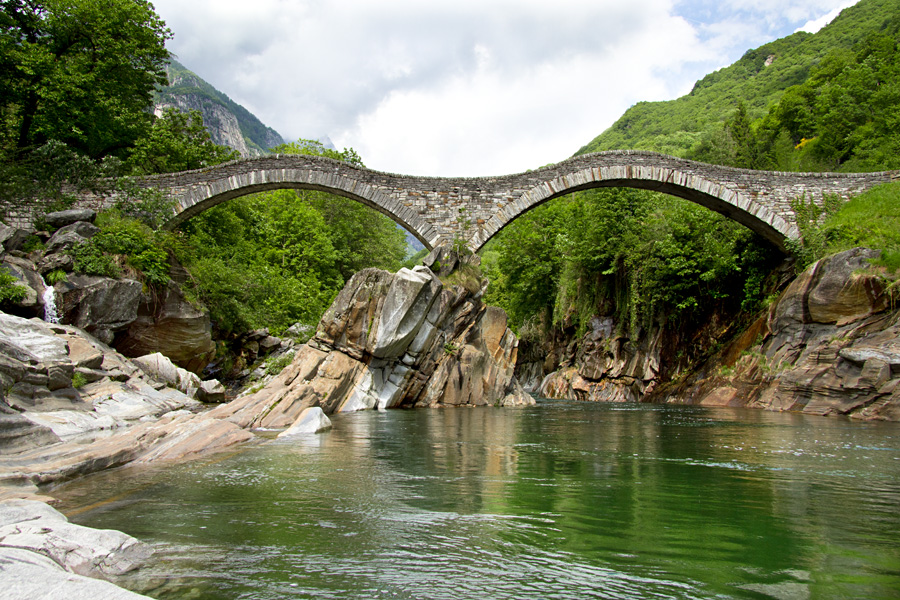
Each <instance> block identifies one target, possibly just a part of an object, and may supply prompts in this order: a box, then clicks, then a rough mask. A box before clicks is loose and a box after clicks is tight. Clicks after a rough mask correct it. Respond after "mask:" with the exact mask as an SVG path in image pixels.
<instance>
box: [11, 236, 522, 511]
mask: <svg viewBox="0 0 900 600" xmlns="http://www.w3.org/2000/svg"><path fill="white" fill-rule="evenodd" d="M476 260H477V257H459V256H457V255H455V254H454V253H452V252H447V251H446V250H443V249H439V250H437V251H435V252H434V253H433V254H432V256H431V257H430V258H429V261H428V262H429V264H430V265H431V267H432V268H433V269H434V270H432V268H428V267H417V268H416V269H414V270H408V269H402V270H401V271H399V272H398V273H388V272H386V271H380V270H377V269H367V270H364V271H361V272H360V273H357V274H356V275H355V276H354V277H353V278H352V279H351V280H350V281H349V282H348V283H347V285H346V286H345V288H344V290H343V291H342V292H341V293H340V294H339V295H338V297H337V298H336V300H335V301H334V303H333V304H332V306H331V307H330V308H329V310H328V311H327V312H326V314H325V316H324V317H323V318H322V320H321V322H320V323H319V326H318V328H317V331H316V334H315V336H314V337H313V338H312V339H311V340H310V341H309V343H308V344H302V345H300V346H298V347H297V348H295V349H294V354H293V362H291V364H290V365H289V366H288V367H287V368H285V369H284V370H283V371H282V372H281V373H280V374H278V375H270V376H268V377H267V378H266V379H264V380H263V381H262V382H261V383H259V384H258V385H257V388H258V389H256V390H254V391H253V392H252V393H246V394H244V395H243V396H240V397H238V398H237V399H235V400H233V401H232V402H229V403H227V404H221V405H219V406H218V407H216V408H211V403H212V402H221V401H222V400H223V399H224V389H223V388H222V387H221V385H220V384H219V383H218V382H216V381H214V380H213V381H206V382H203V381H200V379H199V378H198V377H197V376H196V375H194V374H193V373H191V372H190V371H187V370H185V369H182V368H179V367H176V366H175V365H174V364H173V363H172V362H171V361H169V360H168V359H167V358H166V357H165V356H164V355H162V354H160V353H154V354H150V355H146V356H143V357H138V358H134V359H129V358H126V357H125V356H123V355H122V354H120V353H119V352H117V351H116V350H114V349H113V348H111V347H110V346H108V345H106V344H105V343H103V342H102V341H100V340H99V339H97V338H95V337H94V336H92V335H90V334H88V333H86V332H85V331H83V330H81V329H80V328H77V327H73V326H70V325H58V324H51V323H45V322H43V321H41V320H38V319H25V318H23V317H17V316H14V315H7V314H3V313H0V378H2V382H3V387H2V390H0V485H4V486H6V487H5V488H0V497H3V495H4V494H5V495H6V496H7V497H29V496H34V495H35V494H37V493H38V488H37V487H36V486H41V485H45V484H49V483H52V482H55V481H61V480H65V479H70V478H72V477H76V476H79V475H83V474H86V473H90V472H94V471H97V470H101V469H106V468H111V467H115V466H119V465H123V464H127V463H143V462H150V461H160V460H180V459H184V458H186V457H192V456H198V455H201V454H205V453H209V452H213V451H218V450H222V449H227V448H230V447H232V446H234V445H236V444H239V443H245V442H250V441H254V440H257V439H258V438H257V437H256V436H255V435H254V434H253V433H252V432H253V430H255V429H266V430H269V429H279V428H288V427H291V426H292V425H294V424H295V423H296V422H297V421H298V420H299V419H300V417H301V413H302V412H303V411H304V410H305V409H307V408H311V407H317V408H320V409H321V410H322V411H323V412H324V413H328V414H331V413H333V412H339V411H352V410H363V409H373V408H393V407H401V406H432V407H437V406H463V405H467V406H488V405H491V406H493V405H497V406H513V405H525V404H532V403H533V402H534V400H533V399H532V398H531V397H530V396H529V395H527V394H526V393H525V392H524V391H523V390H522V388H521V386H520V385H519V384H518V382H517V380H516V379H515V377H514V375H513V371H514V366H515V361H516V353H517V340H516V338H515V336H514V335H513V333H512V331H510V330H509V328H508V327H507V326H506V315H505V314H504V313H503V311H501V310H499V309H496V308H492V307H487V306H484V305H483V303H482V302H481V294H482V293H483V290H484V286H485V284H486V282H485V281H484V280H482V279H481V278H480V276H479V275H478V270H477V268H476V266H477V265H475V264H474V261H476Z"/></svg>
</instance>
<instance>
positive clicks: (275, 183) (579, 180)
mask: <svg viewBox="0 0 900 600" xmlns="http://www.w3.org/2000/svg"><path fill="white" fill-rule="evenodd" d="M898 180H900V171H893V172H881V173H861V174H844V173H777V172H770V171H750V170H746V169H734V168H730V167H721V166H714V165H708V164H704V163H698V162H694V161H690V160H684V159H679V158H673V157H671V156H666V155H663V154H657V153H654V152H644V151H631V150H625V151H613V152H600V153H596V154H585V155H582V156H577V157H574V158H570V159H568V160H565V161H563V162H560V163H558V164H555V165H551V166H547V167H543V168H541V169H536V170H534V171H528V172H525V173H520V174H518V175H504V176H500V177H472V178H469V177H466V178H463V177H455V178H454V177H415V176H409V175H394V174H390V173H380V172H377V171H371V170H369V169H365V168H360V167H355V166H353V165H349V164H347V163H343V162H339V161H335V160H331V159H328V158H322V157H318V156H306V155H272V156H265V157H261V158H252V159H246V160H239V161H234V162H230V163H226V164H222V165H218V166H215V167H210V168H207V169H201V170H197V171H187V172H183V173H174V174H167V175H158V176H153V177H147V178H144V179H142V180H140V185H142V186H144V187H155V188H159V189H162V190H164V191H165V192H166V193H167V194H168V195H169V196H170V197H172V198H173V199H174V200H175V202H176V208H175V214H174V216H173V217H172V219H171V220H170V221H168V223H166V225H165V227H166V228H167V229H172V228H175V227H177V226H178V225H179V224H181V223H183V222H184V221H185V220H187V219H190V218H191V217H193V216H194V215H197V214H199V213H201V212H203V211H205V210H206V209H208V208H211V207H213V206H215V205H216V204H219V203H220V202H225V201H226V200H229V199H231V198H235V197H238V196H243V195H245V194H250V193H253V192H261V191H265V190H273V189H279V188H297V189H311V190H321V191H325V192H330V193H333V194H337V195H340V196H345V197H347V198H352V199H354V200H357V201H359V202H362V203H363V204H365V205H367V206H370V207H372V208H374V209H375V210H378V211H380V212H382V213H384V214H386V215H387V216H389V217H390V218H392V219H393V220H394V221H396V222H397V223H400V224H401V225H402V226H403V227H405V228H406V229H407V230H409V231H410V232H411V233H412V234H413V235H415V236H416V237H417V238H418V239H419V241H421V242H422V243H423V244H425V246H427V247H428V248H433V247H435V246H437V245H440V244H444V243H448V242H451V241H453V240H454V239H456V238H461V239H462V240H464V242H465V243H466V244H467V245H468V246H469V247H470V248H471V249H472V250H475V251H477V250H479V249H480V248H481V247H482V246H483V245H484V244H485V243H486V242H487V241H488V240H489V239H491V237H493V236H494V235H496V234H497V232H499V231H500V230H501V229H503V228H504V227H505V226H506V225H508V224H509V223H510V222H511V221H513V220H514V219H515V218H516V217H518V216H519V215H521V214H522V213H524V212H526V211H528V210H530V209H531V208H534V207H535V206H538V205H539V204H541V203H543V202H546V201H547V200H551V199H553V198H557V197H559V196H563V195H565V194H569V193H571V192H576V191H579V190H586V189H590V188H598V187H631V188H641V189H647V190H654V191H658V192H663V193H666V194H671V195H673V196H679V197H681V198H685V199H687V200H690V201H692V202H696V203H697V204H700V205H702V206H705V207H707V208H710V209H712V210H714V211H716V212H719V213H721V214H723V215H725V216H727V217H729V218H731V219H733V220H735V221H737V222H739V223H741V224H743V225H746V226H747V227H749V228H750V229H752V230H753V231H755V232H757V233H759V234H760V235H761V236H762V237H764V238H765V239H767V240H769V241H770V242H772V243H773V244H774V245H775V246H777V247H778V248H780V249H782V250H784V248H785V246H784V242H785V239H791V238H797V237H799V231H798V229H797V225H796V215H795V214H794V211H793V210H792V208H791V200H792V199H794V198H797V197H800V196H803V195H804V194H805V195H806V197H807V198H813V199H816V200H819V201H821V199H822V197H823V194H838V195H840V196H841V197H843V198H848V197H850V196H851V195H854V194H858V193H860V192H862V191H864V190H866V189H868V188H870V187H872V186H874V185H877V184H879V183H884V182H888V181H898Z"/></svg>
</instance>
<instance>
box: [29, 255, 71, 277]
mask: <svg viewBox="0 0 900 600" xmlns="http://www.w3.org/2000/svg"><path fill="white" fill-rule="evenodd" d="M74 267H75V259H73V258H72V256H71V255H69V254H47V255H45V256H44V258H42V259H41V260H40V261H38V264H37V269H38V272H39V273H40V274H41V275H46V274H47V273H49V272H50V271H57V270H58V271H65V272H67V273H68V272H71V271H72V269H73V268H74Z"/></svg>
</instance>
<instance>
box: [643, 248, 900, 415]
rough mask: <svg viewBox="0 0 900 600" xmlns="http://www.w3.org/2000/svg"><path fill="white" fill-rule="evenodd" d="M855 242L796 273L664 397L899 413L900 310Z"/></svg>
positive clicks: (812, 410) (821, 411)
mask: <svg viewBox="0 0 900 600" xmlns="http://www.w3.org/2000/svg"><path fill="white" fill-rule="evenodd" d="M877 256H878V253H877V252H875V251H872V250H867V249H864V248H856V249H853V250H848V251H846V252H841V253H839V254H836V255H834V256H831V257H828V258H824V259H822V260H820V261H818V262H816V263H814V264H813V265H811V266H810V267H809V268H807V269H806V270H805V271H803V273H801V274H800V275H798V276H797V278H796V279H794V281H793V282H791V284H790V285H789V286H788V287H787V289H786V290H785V291H784V292H783V293H782V294H781V296H780V297H779V298H778V300H777V301H776V302H774V303H773V304H772V305H771V306H770V308H769V310H768V312H767V313H766V314H764V315H763V316H761V317H760V318H759V319H758V320H757V321H756V322H755V323H754V324H753V325H752V326H751V327H750V328H749V329H747V330H746V331H745V332H744V333H743V334H742V335H740V336H738V337H737V338H736V339H734V340H733V341H731V343H729V344H727V345H726V346H725V347H724V348H723V349H722V350H721V351H720V352H718V353H717V354H716V355H714V356H713V357H712V358H711V359H710V360H709V361H707V362H706V363H705V364H704V365H702V366H701V368H699V369H698V370H697V371H696V372H695V373H693V374H691V375H690V376H689V377H686V378H685V379H684V381H682V382H680V383H678V384H677V385H671V386H666V387H665V388H662V389H660V390H659V392H658V394H657V395H656V396H655V398H656V399H659V400H663V401H668V402H681V403H698V404H702V405H706V406H748V407H757V408H764V409H768V410H777V411H800V412H804V413H808V414H818V415H848V416H850V417H853V418H859V419H881V420H891V421H897V420H900V391H898V384H900V341H898V335H900V311H898V310H897V309H896V308H895V305H894V301H893V298H892V296H891V293H890V291H891V290H889V289H887V286H886V282H885V280H884V279H883V278H882V277H881V276H880V275H879V274H878V273H877V272H874V271H873V269H872V268H871V266H870V264H869V260H870V259H872V258H875V257H877Z"/></svg>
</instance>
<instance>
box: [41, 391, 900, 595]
mask: <svg viewBox="0 0 900 600" xmlns="http://www.w3.org/2000/svg"><path fill="white" fill-rule="evenodd" d="M334 422H335V428H334V430H332V431H330V432H328V433H326V434H320V435H317V436H310V437H309V438H299V439H298V440H296V441H294V440H292V441H290V442H288V441H285V440H275V441H272V442H269V443H267V444H265V445H264V446H262V447H258V448H252V449H249V450H247V451H246V452H242V453H238V454H235V455H230V456H225V457H216V458H214V459H212V460H209V461H205V462H197V463H191V464H186V465H179V466H176V467H173V468H170V469H166V470H165V471H162V470H153V469H144V470H134V469H132V470H121V471H117V472H110V473H105V474H100V475H98V476H95V477H92V478H88V479H86V480H84V481H80V482H75V483H73V484H70V485H68V486H64V487H62V488H60V489H58V490H56V493H57V495H58V496H59V497H60V498H61V499H62V500H63V510H64V511H67V512H69V514H72V515H73V518H74V520H76V521H78V522H84V523H86V524H90V525H94V526H98V527H113V528H119V529H122V530H125V531H127V532H129V533H131V534H133V535H136V536H138V537H140V538H142V539H145V540H149V541H151V542H152V543H154V544H155V545H156V546H157V548H158V553H159V557H160V560H159V562H158V563H157V564H156V565H155V566H154V567H153V568H151V569H149V570H147V571H145V572H144V573H143V574H142V575H141V576H140V578H137V579H133V580H131V581H130V585H132V586H133V587H135V588H136V589H138V590H141V591H151V592H152V593H153V595H155V596H156V597H159V598H181V597H198V598H244V597H248V598H249V597H252V598H292V597H296V598H305V597H312V596H315V597H317V598H318V597H322V598H357V597H375V598H378V597H391V598H470V597H478V596H483V597H490V598H584V597H595V596H596V597H604V598H651V597H652V598H684V597H697V598H713V597H729V598H730V597H743V598H760V597H775V598H838V597H866V598H892V597H896V590H897V589H900V540H898V537H900V536H898V535H897V533H898V532H900V511H898V508H900V428H898V427H897V426H896V425H894V424H863V423H850V422H847V421H843V420H840V419H824V418H817V417H808V416H803V415H782V414H774V413H766V412H763V411H737V410H732V409H708V408H700V407H666V406H647V405H591V404H573V403H545V404H543V405H541V406H539V407H538V408H534V409H516V410H501V409H488V408H485V409H456V410H416V411H389V412H383V413H376V412H363V413H351V414H341V415H338V416H336V417H335V419H334ZM104 499H108V501H107V502H106V503H102V501H103V500H104ZM98 502H99V503H98ZM191 594H193V595H191Z"/></svg>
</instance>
